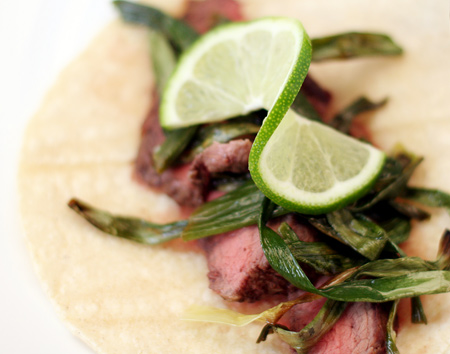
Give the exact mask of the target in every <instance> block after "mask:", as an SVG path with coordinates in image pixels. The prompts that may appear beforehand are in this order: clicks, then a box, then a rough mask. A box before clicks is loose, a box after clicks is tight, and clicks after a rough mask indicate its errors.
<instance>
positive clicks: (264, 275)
mask: <svg viewBox="0 0 450 354" xmlns="http://www.w3.org/2000/svg"><path fill="white" fill-rule="evenodd" d="M283 221H286V222H287V223H288V224H289V225H290V226H291V227H292V228H293V229H294V231H295V232H296V233H297V235H298V236H299V238H300V239H301V240H303V241H314V240H315V238H316V235H317V233H316V231H315V230H314V229H312V228H311V227H310V226H309V225H306V224H302V223H300V222H299V221H298V220H297V219H296V218H295V217H294V216H293V215H288V216H285V217H281V218H278V219H276V220H273V221H272V222H270V223H269V226H270V227H271V228H272V229H277V228H278V227H279V225H280V224H281V222H283ZM201 245H202V247H203V249H204V250H205V252H206V258H207V262H208V268H209V273H208V278H209V281H210V283H209V285H210V288H211V289H212V290H214V291H215V292H217V293H218V294H219V295H220V296H222V297H223V298H224V299H226V300H229V301H247V302H253V301H257V300H261V299H264V298H267V297H270V296H271V295H273V294H285V293H287V291H288V289H289V288H290V284H289V282H287V281H286V280H285V279H284V278H282V277H281V276H280V275H279V274H278V273H277V272H275V271H274V270H273V269H272V267H271V266H270V264H269V262H268V261H267V259H266V257H265V255H264V252H263V250H262V248H261V244H260V240H259V230H258V227H257V226H256V225H253V226H248V227H244V228H242V229H239V230H235V231H230V232H227V233H224V234H220V235H216V236H212V237H208V238H206V239H203V240H201Z"/></svg>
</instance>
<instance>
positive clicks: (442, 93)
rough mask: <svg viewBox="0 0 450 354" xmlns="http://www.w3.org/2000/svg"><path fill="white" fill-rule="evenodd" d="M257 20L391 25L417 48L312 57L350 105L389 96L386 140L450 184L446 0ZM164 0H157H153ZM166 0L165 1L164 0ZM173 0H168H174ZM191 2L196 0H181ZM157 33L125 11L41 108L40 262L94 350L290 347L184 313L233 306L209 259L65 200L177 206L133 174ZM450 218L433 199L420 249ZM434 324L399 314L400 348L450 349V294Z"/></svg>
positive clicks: (147, 212) (177, 5)
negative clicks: (77, 209)
mask: <svg viewBox="0 0 450 354" xmlns="http://www.w3.org/2000/svg"><path fill="white" fill-rule="evenodd" d="M240 2H241V3H242V9H243V11H244V14H245V16H246V17H247V18H256V17H261V16H267V15H285V16H295V17H297V18H299V19H300V20H301V21H302V22H303V24H304V26H305V28H306V29H307V31H308V32H309V34H310V36H311V37H316V36H320V35H328V34H332V33H337V32H341V31H348V30H359V31H376V32H385V33H388V34H390V35H391V36H392V37H393V38H394V39H395V40H396V41H397V42H398V43H400V44H401V45H402V46H403V48H404V50H405V54H404V55H403V56H402V57H397V58H370V59H360V60H352V61H348V62H330V63H323V64H322V63H321V64H314V65H312V69H311V70H312V73H313V74H314V76H315V78H316V79H317V80H318V81H319V82H321V83H322V84H323V85H324V86H325V87H328V88H329V89H330V90H331V91H332V92H333V93H334V94H335V100H334V103H335V106H336V107H343V106H345V105H346V104H347V103H349V102H350V101H351V100H352V99H354V98H356V97H359V96H360V95H361V94H364V95H367V96H369V97H371V98H373V99H381V98H384V97H386V96H387V97H389V103H388V105H387V106H386V107H385V108H383V109H382V110H379V111H378V112H376V113H375V114H373V115H372V116H371V117H370V120H368V123H369V126H370V128H371V131H372V132H373V137H374V140H375V142H376V143H377V144H378V145H379V146H381V147H382V148H384V149H387V150H389V149H391V148H392V147H393V146H394V145H395V144H396V143H399V142H400V143H402V144H403V145H404V146H405V147H406V148H407V149H409V150H411V151H413V152H416V153H417V154H420V155H423V156H424V157H425V161H424V163H423V164H422V165H421V166H420V167H419V169H418V171H417V173H416V174H415V176H414V179H413V184H415V185H420V186H426V187H432V188H440V189H443V190H445V191H447V192H450V185H449V182H448V172H449V171H450V102H449V100H448V93H449V88H450V87H449V83H450V65H448V58H450V26H449V22H448V13H449V4H448V2H447V1H444V0H437V1H434V2H430V1H428V0H415V1H414V2H411V1H407V0H398V1H396V2H392V1H390V0H377V1H368V0H345V1H343V0H326V1H325V0H314V1H313V0H302V1H298V0H283V1H281V0H264V1H260V0H246V1H244V0H242V1H240ZM153 3H155V1H153ZM159 3H161V4H163V3H164V2H163V1H159ZM166 4H167V3H166ZM171 4H172V6H173V7H172V8H169V9H166V10H168V11H171V12H172V13H180V12H181V9H183V8H184V6H185V2H184V1H178V2H177V1H173V2H171ZM147 39H148V38H147V31H146V29H144V28H142V27H137V26H131V25H127V24H123V23H122V22H121V21H119V20H117V21H115V22H113V23H111V24H110V25H109V26H108V27H107V28H105V29H104V30H103V31H102V32H101V33H100V34H99V35H98V36H97V38H96V39H95V40H94V41H93V42H92V43H91V45H89V47H88V48H87V49H86V50H85V52H84V53H82V54H81V55H80V56H79V57H78V58H77V59H75V60H74V62H73V63H72V64H70V65H69V66H68V67H67V68H66V69H65V70H64V71H63V72H62V73H61V75H60V77H59V78H58V80H57V82H56V83H55V85H54V87H53V88H52V89H51V90H50V92H49V93H48V94H47V96H46V98H45V99H44V101H43V103H42V105H41V107H40V109H39V110H38V112H37V113H36V115H35V116H34V117H33V118H32V119H31V121H30V123H29V126H28V128H27V131H26V135H25V139H24V146H23V150H22V156H21V163H20V171H19V189H20V192H21V201H20V208H21V214H22V220H23V224H24V230H25V233H26V238H27V242H28V246H29V249H30V253H31V255H32V258H33V260H34V263H35V265H36V270H37V273H38V275H39V277H40V279H41V281H42V283H43V285H44V287H45V289H46V291H47V293H48V295H49V296H50V297H51V299H52V300H53V302H54V304H55V307H56V309H57V311H58V313H59V315H60V317H61V318H62V319H63V320H64V321H65V322H66V323H67V324H68V326H69V327H70V328H71V329H72V331H73V333H74V334H75V335H77V336H79V337H81V338H82V339H83V340H84V341H86V342H87V343H88V344H89V345H90V346H91V347H92V348H93V350H94V351H95V352H98V353H105V354H113V353H121V354H124V353H125V354H126V353H148V354H156V353H195V354H202V353H205V354H206V353H212V352H213V353H218V354H220V353H260V354H266V353H267V354H268V353H289V349H288V348H287V346H286V345H284V344H283V343H281V342H280V341H278V340H277V339H276V338H275V337H274V336H273V338H271V339H269V340H268V341H267V342H264V343H262V344H255V340H256V338H257V336H258V334H259V331H260V329H261V326H260V325H258V324H255V325H250V326H247V327H245V328H233V327H227V326H222V325H216V324H202V323H192V322H183V321H180V320H178V318H179V316H180V315H181V314H182V312H183V310H184V309H186V308H187V307H188V306H189V305H191V304H199V303H201V304H205V305H211V306H218V307H223V306H225V305H224V303H223V301H222V300H221V299H220V298H219V296H217V295H216V294H214V293H212V291H210V290H209V289H208V282H207V278H206V273H207V267H206V262H205V260H204V257H203V256H201V255H199V254H196V253H192V252H180V251H177V250H174V249H171V248H168V247H164V246H159V247H149V246H143V245H139V244H135V243H132V242H127V241H125V240H122V239H118V238H114V237H110V236H108V235H105V234H103V233H101V232H99V231H97V230H96V229H94V228H92V227H91V226H90V225H88V224H87V223H86V222H85V221H84V220H82V219H81V218H79V217H78V216H77V215H76V214H75V213H73V212H72V211H71V210H70V209H69V208H68V207H67V206H66V203H67V201H68V200H69V199H70V198H71V197H73V196H76V197H78V198H81V199H83V200H86V201H89V202H90V203H92V204H94V205H95V206H97V207H99V208H104V209H107V210H110V211H111V212H114V213H120V214H125V215H134V216H138V217H143V218H146V219H149V220H152V221H155V222H167V221H171V220H174V219H176V218H177V217H179V209H178V206H177V205H176V204H175V203H174V202H173V201H172V200H171V199H170V198H168V197H166V196H164V195H160V194H157V193H153V192H151V191H149V190H147V189H145V188H143V187H142V186H140V185H137V184H136V183H135V182H133V181H132V179H131V172H132V165H133V161H134V159H135V155H136V151H137V147H138V143H139V134H140V125H141V123H142V120H143V118H144V117H145V115H146V113H147V112H148V110H149V107H150V105H151V104H152V102H151V91H152V86H153V75H152V72H151V70H150V65H149V61H150V59H149V48H148V40H147ZM444 228H450V218H449V217H448V215H446V214H445V213H444V212H441V211H434V212H433V217H432V219H431V220H429V221H426V222H422V223H420V224H418V225H416V226H415V227H414V230H413V233H412V236H411V238H410V240H409V241H408V242H406V244H405V249H406V251H407V253H408V254H409V255H414V256H421V257H423V258H425V259H434V257H435V255H436V251H437V245H438V241H439V238H440V236H441V234H442V232H443V230H444ZM424 306H425V310H426V313H427V315H428V320H429V324H428V325H427V326H423V325H412V324H410V322H409V319H408V318H407V317H408V313H407V310H408V309H407V306H403V307H402V310H404V311H403V312H402V313H401V315H400V322H401V324H402V326H401V328H400V331H399V333H398V346H399V349H400V351H401V352H403V353H408V354H415V353H437V354H439V353H440V354H444V353H448V352H449V351H450V337H449V336H448V333H450V310H449V309H450V294H443V295H433V296H432V297H431V296H430V297H424Z"/></svg>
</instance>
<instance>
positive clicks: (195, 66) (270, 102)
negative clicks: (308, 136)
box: [160, 18, 311, 129]
mask: <svg viewBox="0 0 450 354" xmlns="http://www.w3.org/2000/svg"><path fill="white" fill-rule="evenodd" d="M310 61H311V44H310V41H309V38H308V36H307V35H306V32H305V31H304V29H303V27H302V25H301V23H300V22H299V21H297V20H294V19H288V18H265V19H260V20H255V21H251V22H245V23H232V24H227V25H224V26H221V27H219V28H217V29H215V30H213V31H211V32H209V33H207V34H206V35H204V36H203V37H201V38H200V40H198V41H197V42H196V43H195V44H194V45H193V46H192V47H191V48H190V49H189V50H188V51H187V52H186V53H184V55H183V56H182V57H181V59H180V61H179V64H178V66H177V69H176V70H175V72H174V74H173V76H172V78H171V79H170V81H169V83H168V85H167V88H166V90H165V92H164V94H163V100H162V104H161V110H160V117H161V125H162V126H163V127H164V128H166V129H174V128H180V127H185V126H189V125H193V124H200V123H209V122H214V121H220V120H224V119H227V118H231V117H236V116H239V115H243V114H247V113H249V112H251V111H254V110H257V109H261V108H265V109H267V110H269V111H270V110H271V108H272V107H273V106H274V104H275V103H276V102H278V101H279V102H283V106H284V107H282V109H281V110H280V112H278V113H277V115H279V120H281V119H282V118H283V116H284V114H285V112H286V111H287V110H288V108H289V106H290V105H291V103H292V101H293V100H294V98H295V96H296V95H297V93H298V91H299V90H300V86H301V84H302V82H303V79H304V77H305V76H306V73H307V71H308V67H309V63H310Z"/></svg>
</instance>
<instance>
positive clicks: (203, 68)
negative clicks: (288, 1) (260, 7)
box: [160, 18, 385, 214]
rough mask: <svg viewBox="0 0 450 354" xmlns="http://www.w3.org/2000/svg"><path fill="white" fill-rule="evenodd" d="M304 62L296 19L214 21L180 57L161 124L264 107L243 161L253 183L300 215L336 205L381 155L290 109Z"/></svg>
mask: <svg viewBox="0 0 450 354" xmlns="http://www.w3.org/2000/svg"><path fill="white" fill-rule="evenodd" d="M310 62H311V43H310V40H309V38H308V35H307V34H306V32H305V30H304V29H303V26H302V24H301V23H300V22H299V21H297V20H294V19H289V18H265V19H260V20H255V21H251V22H245V23H233V24H228V25H224V26H221V27H219V28H217V29H215V30H213V31H211V32H209V33H208V34H206V35H204V36H203V37H201V38H200V39H199V40H198V41H197V42H196V43H195V44H194V45H193V46H192V47H191V48H190V49H189V50H188V51H187V52H185V53H184V54H183V56H182V58H181V59H180V61H179V63H178V65H177V68H176V69H175V72H174V74H173V75H172V77H171V79H170V80H169V82H168V84H167V86H166V89H165V91H164V93H163V97H162V102H161V109H160V120H161V125H162V126H163V127H164V128H166V129H175V128H180V127H185V126H189V125H194V124H200V123H209V122H214V121H220V120H224V119H227V118H231V117H236V116H239V115H243V114H247V113H249V112H251V111H254V110H257V109H261V108H265V109H267V111H268V114H267V117H266V119H265V120H264V123H263V125H262V127H261V129H260V131H259V133H258V135H257V137H256V139H255V141H254V143H253V147H252V150H251V152H250V159H249V170H250V173H251V175H252V178H253V180H254V181H255V183H256V185H257V186H258V187H259V188H260V189H261V190H262V192H263V193H264V194H265V195H266V196H268V197H269V198H270V199H272V200H273V201H274V202H276V203H277V204H279V205H281V206H284V207H286V208H288V209H291V210H295V211H298V212H301V213H307V214H319V213H324V212H328V211H331V210H334V209H337V208H339V207H341V206H343V205H345V204H347V203H350V202H351V201H353V200H355V199H357V198H358V197H360V196H361V195H362V194H363V193H365V192H366V191H367V190H368V189H369V188H370V187H371V185H372V183H373V182H374V181H375V179H376V177H377V176H378V174H379V172H380V171H381V168H382V166H383V162H384V158H385V157H384V154H383V153H382V152H380V151H378V150H377V149H375V148H373V147H371V146H370V145H367V144H363V143H361V142H359V141H357V140H355V139H352V138H350V137H347V136H345V135H343V134H341V133H338V132H336V131H334V130H332V129H331V128H328V127H326V126H324V125H321V124H319V123H312V122H310V121H308V120H306V119H304V118H302V117H300V116H298V115H296V114H295V113H293V112H291V111H290V110H289V107H290V106H291V104H292V102H293V101H294V99H295V97H296V96H297V94H298V91H299V90H300V87H301V85H302V83H303V80H304V78H305V76H306V73H307V71H308V68H309V64H310Z"/></svg>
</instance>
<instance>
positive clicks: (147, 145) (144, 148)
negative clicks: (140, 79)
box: [134, 93, 208, 206]
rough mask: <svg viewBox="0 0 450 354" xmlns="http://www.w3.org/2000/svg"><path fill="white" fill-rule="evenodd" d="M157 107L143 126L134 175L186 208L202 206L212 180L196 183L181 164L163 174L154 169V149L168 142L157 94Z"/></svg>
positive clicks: (155, 102)
mask: <svg viewBox="0 0 450 354" xmlns="http://www.w3.org/2000/svg"><path fill="white" fill-rule="evenodd" d="M153 102H154V103H153V106H152V109H151V111H150V113H149V114H148V116H147V118H146V120H145V122H144V124H143V126H142V137H141V144H140V146H139V151H138V156H137V158H136V162H135V168H134V176H135V178H136V180H137V181H138V182H140V183H143V184H145V185H147V186H150V187H152V188H155V189H157V190H160V191H161V192H163V193H165V194H167V195H169V196H170V197H172V198H173V199H174V200H175V201H176V202H177V203H178V204H180V205H183V206H198V205H200V204H202V203H203V202H204V201H205V197H206V195H207V185H208V181H202V180H201V176H199V178H197V179H195V180H192V179H191V178H190V177H189V167H190V165H181V166H177V167H173V168H170V169H167V170H166V171H164V172H162V173H161V174H159V173H158V172H156V170H155V168H154V167H153V150H154V149H155V147H156V146H158V145H160V144H161V143H162V142H163V141H164V139H165V136H164V133H163V130H162V128H161V125H160V124H159V115H158V109H159V104H158V97H157V95H156V93H155V94H154V99H153Z"/></svg>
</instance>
